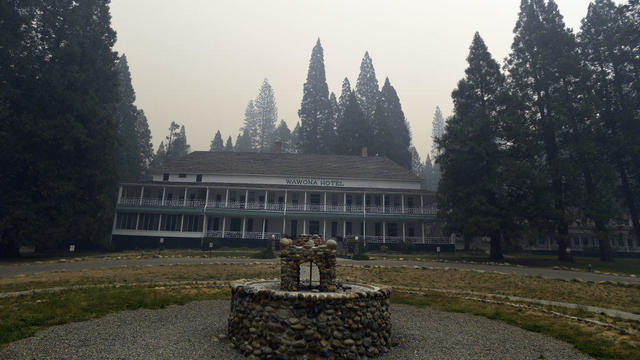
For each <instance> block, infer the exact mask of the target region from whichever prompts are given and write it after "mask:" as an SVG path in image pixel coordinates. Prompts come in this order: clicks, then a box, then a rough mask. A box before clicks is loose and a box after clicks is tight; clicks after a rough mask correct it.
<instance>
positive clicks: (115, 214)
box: [112, 211, 160, 230]
mask: <svg viewBox="0 0 640 360" xmlns="http://www.w3.org/2000/svg"><path fill="white" fill-rule="evenodd" d="M117 223H118V212H117V211H116V212H115V213H113V229H112V230H115V229H116V224H117ZM158 230H160V229H158Z"/></svg>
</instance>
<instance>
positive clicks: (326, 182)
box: [285, 178, 344, 187]
mask: <svg viewBox="0 0 640 360" xmlns="http://www.w3.org/2000/svg"><path fill="white" fill-rule="evenodd" d="M285 181H286V183H287V185H306V186H326V187H344V182H343V181H342V180H330V179H313V178H288V179H285Z"/></svg>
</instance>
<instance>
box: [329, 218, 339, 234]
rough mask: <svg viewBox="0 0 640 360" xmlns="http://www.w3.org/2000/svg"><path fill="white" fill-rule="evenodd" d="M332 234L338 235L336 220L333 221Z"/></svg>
mask: <svg viewBox="0 0 640 360" xmlns="http://www.w3.org/2000/svg"><path fill="white" fill-rule="evenodd" d="M331 236H332V237H336V236H338V223H337V222H335V221H334V222H332V223H331Z"/></svg>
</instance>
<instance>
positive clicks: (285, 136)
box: [274, 120, 291, 152]
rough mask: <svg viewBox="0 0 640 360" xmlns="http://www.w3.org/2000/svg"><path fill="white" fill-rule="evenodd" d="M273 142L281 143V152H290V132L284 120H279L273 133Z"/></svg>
mask: <svg viewBox="0 0 640 360" xmlns="http://www.w3.org/2000/svg"><path fill="white" fill-rule="evenodd" d="M274 140H275V141H278V142H280V143H282V152H291V130H289V126H287V123H286V122H284V120H280V124H279V125H278V128H277V129H276V131H275V133H274Z"/></svg>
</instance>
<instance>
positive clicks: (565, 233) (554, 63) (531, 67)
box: [506, 0, 580, 260]
mask: <svg viewBox="0 0 640 360" xmlns="http://www.w3.org/2000/svg"><path fill="white" fill-rule="evenodd" d="M514 32H515V38H514V42H513V45H512V46H511V50H512V51H511V54H510V55H509V58H508V59H507V65H506V68H507V70H508V71H509V75H510V84H511V88H512V91H513V93H514V94H515V95H516V97H517V98H518V100H520V101H521V105H522V107H523V109H524V111H523V112H522V115H523V116H524V120H525V123H524V124H523V125H524V128H525V129H529V130H530V131H525V132H522V135H523V136H521V137H520V138H519V139H517V140H516V141H519V142H520V141H521V142H532V143H531V146H530V147H529V148H530V150H531V151H532V153H531V156H533V157H534V158H536V159H539V160H541V161H539V165H540V166H541V167H542V169H543V170H544V171H545V172H546V173H547V174H548V175H547V176H548V179H549V184H550V189H549V192H550V193H551V194H553V202H552V204H550V206H549V208H548V211H547V213H546V214H545V215H544V216H545V217H547V218H548V219H549V220H550V221H551V222H552V223H553V224H554V228H555V231H554V234H553V235H554V236H555V238H556V242H557V244H558V258H559V259H561V260H566V259H568V258H569V256H568V253H567V251H566V249H567V248H568V246H569V224H570V223H571V222H572V221H573V220H572V217H573V215H572V213H571V212H570V211H569V209H570V208H571V206H572V205H574V204H572V203H571V196H572V192H571V189H570V186H569V185H571V184H568V183H567V182H566V179H568V178H571V177H573V176H576V174H575V168H573V167H572V163H571V162H570V161H567V157H566V154H568V152H567V151H564V150H565V147H566V143H565V142H564V139H563V138H562V136H563V135H564V134H565V133H564V132H563V130H564V129H566V127H567V126H568V118H567V116H568V115H569V114H570V113H571V111H572V109H571V108H570V106H571V104H567V103H566V96H565V86H566V83H567V82H569V81H572V79H576V78H578V77H579V75H580V74H579V66H578V65H579V60H578V57H577V51H576V44H575V39H574V37H573V34H571V32H569V31H568V30H567V29H566V28H565V25H564V21H563V19H562V16H561V15H560V13H559V11H558V8H557V6H556V4H555V2H554V1H553V0H550V1H548V2H547V3H546V4H545V2H544V0H522V3H521V5H520V13H519V15H518V21H517V23H516V27H515V30H514ZM518 121H519V120H518Z"/></svg>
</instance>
